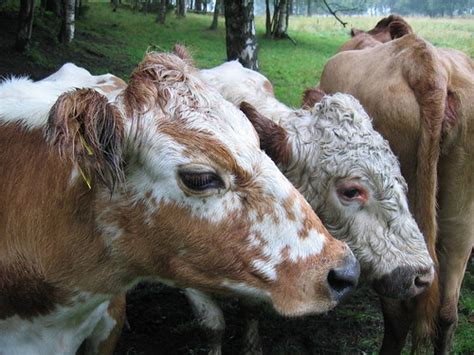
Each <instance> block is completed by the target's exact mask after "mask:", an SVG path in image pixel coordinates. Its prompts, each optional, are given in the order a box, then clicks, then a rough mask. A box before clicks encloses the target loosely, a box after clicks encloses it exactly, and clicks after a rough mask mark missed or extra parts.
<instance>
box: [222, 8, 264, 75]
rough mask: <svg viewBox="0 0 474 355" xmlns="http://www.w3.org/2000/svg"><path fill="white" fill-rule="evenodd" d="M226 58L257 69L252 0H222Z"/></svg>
mask: <svg viewBox="0 0 474 355" xmlns="http://www.w3.org/2000/svg"><path fill="white" fill-rule="evenodd" d="M224 6H225V27H226V45H227V59H228V60H234V59H238V60H239V62H241V63H242V65H243V66H244V67H246V68H249V69H253V70H258V59H257V37H256V35H255V21H254V14H253V0H224Z"/></svg>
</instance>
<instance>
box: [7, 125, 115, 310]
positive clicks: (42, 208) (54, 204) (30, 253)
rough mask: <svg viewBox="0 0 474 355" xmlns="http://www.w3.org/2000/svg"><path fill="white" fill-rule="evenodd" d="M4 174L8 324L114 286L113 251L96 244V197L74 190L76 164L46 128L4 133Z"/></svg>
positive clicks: (81, 186) (80, 188)
mask: <svg viewBox="0 0 474 355" xmlns="http://www.w3.org/2000/svg"><path fill="white" fill-rule="evenodd" d="M0 172H1V174H0V206H3V207H2V209H1V210H0V255H1V257H0V260H2V264H1V268H2V270H1V271H2V273H0V280H1V281H0V283H1V284H2V286H3V287H2V290H3V291H2V293H3V292H4V295H6V296H4V297H2V298H1V299H0V302H1V304H0V310H1V311H0V318H5V317H8V316H9V315H11V314H12V313H18V314H20V315H21V316H22V317H25V318H30V317H34V316H37V315H38V314H46V313H48V312H50V311H52V310H53V308H54V306H55V305H58V304H59V305H67V304H68V303H69V301H70V298H71V297H72V296H74V294H75V290H77V289H82V290H88V291H97V290H98V289H102V287H105V289H107V286H109V287H112V285H114V284H115V282H116V281H117V280H116V279H115V278H114V276H113V275H115V272H113V271H112V270H107V267H105V266H102V265H103V261H105V260H107V259H108V252H107V250H106V248H105V247H104V246H103V245H102V243H101V241H100V240H99V239H97V238H94V223H93V215H94V208H93V206H91V203H92V197H93V191H89V190H88V189H87V187H85V186H84V184H83V183H82V181H79V182H78V183H74V184H71V182H70V177H71V172H72V164H71V163H70V162H69V161H63V160H62V159H60V157H59V155H58V152H57V150H55V149H52V148H51V147H49V146H48V145H47V144H46V142H45V140H44V138H43V135H42V132H41V130H34V131H25V130H24V129H22V128H21V127H20V126H18V125H16V124H9V125H3V126H1V127H0ZM93 190H94V187H93ZM45 192H47V193H45ZM6 206H8V208H6ZM25 211H28V213H25ZM65 260H67V263H68V267H64V261H65ZM15 270H16V271H15ZM118 270H119V268H117V271H118ZM107 271H110V274H109V275H108V277H107V278H102V276H103V274H104V273H107ZM91 275H94V277H91ZM109 290H110V288H109ZM7 291H8V292H7ZM23 302H24V303H23Z"/></svg>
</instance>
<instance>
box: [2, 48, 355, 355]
mask: <svg viewBox="0 0 474 355" xmlns="http://www.w3.org/2000/svg"><path fill="white" fill-rule="evenodd" d="M53 79H54V78H53ZM54 82H56V83H57V84H61V83H63V81H62V80H59V79H57V78H56V79H54V80H46V81H43V82H42V83H33V82H31V81H29V80H27V79H25V78H10V79H7V80H5V81H4V82H2V84H0V290H1V291H0V292H1V293H0V349H1V351H2V352H4V353H6V354H74V353H76V351H77V350H78V348H79V347H80V346H81V344H82V343H83V342H84V341H86V342H87V341H89V345H90V346H89V351H90V352H92V353H94V352H95V353H97V352H99V351H101V353H106V352H105V351H103V349H102V350H100V349H99V348H98V346H101V345H102V344H101V342H102V341H103V340H104V339H106V338H107V337H108V336H110V335H111V334H110V333H111V332H112V331H114V328H115V327H114V326H115V325H116V324H115V322H116V320H117V319H119V318H120V316H119V314H120V312H121V310H123V294H124V292H125V291H126V290H128V289H130V288H131V287H133V285H135V284H136V283H137V282H139V281H141V280H148V281H154V282H163V283H166V284H169V285H174V286H176V287H194V288H196V289H200V290H205V291H208V292H223V293H228V294H237V295H242V296H251V297H253V298H258V299H261V300H263V301H266V302H268V303H270V304H272V305H273V307H274V308H275V309H276V310H277V312H279V313H281V314H284V315H291V316H298V315H303V314H310V313H319V312H325V311H327V310H329V309H331V308H333V307H334V306H335V305H336V304H337V303H338V301H339V300H340V299H341V298H342V297H343V296H344V295H345V294H346V293H347V292H349V291H350V290H351V289H352V288H353V287H354V286H355V284H356V282H357V278H358V270H359V269H358V264H357V261H356V259H355V258H354V256H353V254H352V252H351V251H350V249H349V248H348V247H347V245H346V244H345V243H343V242H341V241H338V240H336V239H334V238H333V237H332V236H331V235H330V234H329V233H328V231H327V230H326V229H325V228H324V227H323V226H322V224H321V221H320V220H319V218H318V217H317V216H316V214H315V213H314V212H313V211H312V209H311V207H310V206H309V205H308V203H307V202H306V201H305V200H304V198H303V197H302V196H301V195H300V194H299V193H298V191H297V190H296V189H295V188H294V187H293V186H292V185H291V183H290V182H289V181H288V180H287V179H286V178H285V177H284V176H283V174H281V173H280V171H279V170H278V168H277V167H276V166H275V165H274V163H273V162H272V161H271V160H270V159H269V158H268V157H267V156H266V155H265V154H264V153H263V152H262V151H261V150H260V147H259V144H258V137H257V135H256V133H255V130H254V128H253V127H252V125H251V124H250V123H249V121H248V119H247V118H246V117H245V115H244V114H243V113H241V112H240V111H239V110H238V109H237V108H235V107H234V106H233V105H231V104H230V103H228V102H227V101H225V100H224V99H223V98H222V97H221V96H220V95H219V94H218V93H217V92H216V91H215V90H213V89H212V88H210V87H209V86H208V85H206V84H205V83H204V82H203V81H202V80H201V79H199V77H198V75H197V73H196V69H195V68H194V66H193V65H192V63H191V58H190V57H189V56H188V55H187V53H186V51H185V49H183V48H182V47H177V49H176V53H175V54H172V53H153V52H152V53H148V54H147V55H146V56H145V58H144V60H143V61H142V63H141V64H139V65H138V67H137V68H136V69H135V70H134V72H133V73H132V75H131V78H130V81H129V84H128V85H127V86H126V88H125V89H124V90H123V91H122V92H121V93H120V94H118V95H116V96H115V97H114V98H112V99H110V100H109V98H107V97H106V96H104V95H103V94H101V93H99V92H98V91H96V90H95V89H93V88H80V89H77V90H70V91H67V92H65V93H62V92H60V90H56V91H55V90H51V92H48V91H45V89H44V88H45V87H47V85H48V84H51V83H54ZM37 84H38V85H37ZM35 85H37V86H35ZM61 85H62V84H61ZM65 85H67V84H65ZM109 311H110V312H112V311H113V312H112V313H113V314H109ZM94 345H95V346H94ZM112 348H113V346H112V347H111V348H109V350H108V351H109V353H110V352H111V349H112ZM81 350H83V349H81Z"/></svg>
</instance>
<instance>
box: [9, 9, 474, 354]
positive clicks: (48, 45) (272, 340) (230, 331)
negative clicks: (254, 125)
mask: <svg viewBox="0 0 474 355" xmlns="http://www.w3.org/2000/svg"><path fill="white" fill-rule="evenodd" d="M0 4H1V2H0ZM93 11H94V14H96V13H97V12H100V11H104V9H101V8H93ZM120 15H121V16H122V17H124V16H125V15H124V12H122V13H121V14H120ZM16 16H17V15H16V13H15V12H13V11H10V10H8V9H7V10H2V9H1V7H0V33H1V36H0V77H1V76H5V75H11V74H16V75H19V74H23V75H29V76H30V77H32V78H33V79H41V78H43V77H45V76H47V75H49V74H51V73H52V72H54V71H55V70H57V69H58V68H59V67H60V66H61V65H62V64H63V63H65V62H67V61H72V62H74V63H76V64H78V65H80V66H83V67H85V68H87V69H89V70H90V71H91V72H92V73H94V74H103V73H105V72H111V73H114V74H117V75H119V76H122V77H123V78H124V79H126V78H127V76H128V74H129V73H131V71H132V70H133V68H134V66H135V65H136V63H137V62H138V61H139V60H140V56H142V55H143V54H142V53H143V51H144V49H143V48H142V49H141V52H140V53H139V54H131V51H129V50H127V46H126V45H127V44H128V43H132V44H133V43H135V42H138V41H139V40H140V38H138V37H137V38H136V39H131V40H130V39H129V40H128V42H126V40H125V38H123V36H122V37H120V36H115V37H113V36H100V35H98V33H99V32H103V31H105V29H100V31H93V30H92V28H95V26H96V24H94V23H92V24H90V23H89V22H88V23H84V24H83V28H84V30H82V29H81V28H78V30H77V32H76V40H75V41H74V42H73V44H71V45H69V46H60V45H59V44H58V42H57V39H56V32H55V31H56V29H57V28H59V24H58V23H57V20H56V19H54V18H53V17H52V14H49V13H46V14H44V15H42V16H37V21H36V22H35V27H34V39H33V42H32V44H31V47H30V49H29V50H28V51H27V52H26V53H24V54H20V53H17V52H15V51H14V50H13V43H14V36H15V30H16V18H17V17H16ZM97 16H98V15H97ZM101 16H102V15H101ZM133 16H135V17H137V16H142V17H140V18H139V20H140V21H145V20H146V21H149V23H151V24H153V26H156V25H154V21H153V20H151V21H150V20H149V19H148V20H147V18H146V17H143V15H141V14H135V15H133ZM150 16H151V15H150ZM91 18H93V16H91ZM55 21H56V22H55ZM192 21H195V22H194V26H196V23H198V24H199V26H201V22H202V21H203V20H202V19H201V18H198V17H195V18H193V19H192ZM199 21H201V22H199ZM206 21H207V20H206ZM318 21H319V20H318ZM205 23H207V22H205ZM151 24H149V25H150V26H151ZM191 24H193V23H191ZM181 25H182V24H180V25H179V26H181ZM87 26H89V27H87ZM124 26H126V22H123V21H122V22H120V21H118V20H115V19H114V20H113V21H112V20H111V22H110V23H108V25H107V31H109V32H110V33H113V32H114V31H115V30H116V29H117V28H118V27H120V28H122V27H124ZM133 26H134V27H133ZM133 26H130V27H129V28H126V31H127V33H131V32H132V30H133V29H134V28H136V25H135V24H134V25H133ZM176 26H178V25H176ZM183 26H184V25H183ZM169 27H170V26H168V28H164V30H167V31H169V30H170V28H169ZM171 27H173V26H171ZM367 28H370V27H369V26H367ZM86 29H87V30H86ZM155 30H156V28H155ZM117 32H119V31H117ZM191 32H192V33H193V34H196V33H197V31H196V30H193V31H189V30H188V31H186V30H185V29H184V30H183V34H182V36H184V34H187V33H191ZM471 33H472V32H471ZM140 35H141V37H143V36H144V35H145V34H143V33H142V34H140ZM221 35H223V32H221ZM471 35H472V34H471ZM209 36H211V34H210V32H206V33H204V35H203V37H206V38H208V37H209ZM325 36H326V37H327V38H326V41H327V42H324V43H327V46H326V47H327V48H326V47H324V46H323V45H322V44H321V43H323V42H321V41H322V39H324V38H323V37H324V36H323V37H320V38H315V41H319V42H317V43H316V44H314V43H313V42H310V37H308V36H303V35H301V34H299V35H298V34H297V35H295V36H294V37H295V38H296V39H297V40H298V45H299V46H298V47H293V45H292V44H289V43H284V42H283V43H279V44H278V46H279V47H284V46H288V48H289V49H288V50H289V51H290V50H291V51H292V52H291V53H293V51H296V50H301V48H305V49H306V50H307V52H308V56H312V57H314V56H315V54H313V51H315V49H314V48H316V49H317V48H319V49H321V48H325V52H324V53H323V54H320V55H321V63H323V62H324V61H325V60H326V59H327V58H328V57H329V56H330V55H331V53H334V52H335V50H336V48H337V46H338V44H332V42H331V43H330V41H329V38H331V35H330V34H328V35H325ZM313 37H314V36H313ZM446 37H449V38H458V37H459V36H458V35H452V36H448V35H446ZM311 38H312V37H311ZM142 40H143V39H142ZM157 40H158V39H157ZM169 40H170V41H175V40H174V39H169ZM342 40H343V37H342V38H341V37H340V41H342ZM196 41H197V40H196ZM464 42H465V41H464ZM464 42H463V43H464ZM195 43H197V42H195ZM206 43H207V42H206ZM466 43H468V44H469V43H470V45H472V42H466ZM263 44H264V45H265V46H267V49H266V50H265V49H264V50H262V53H261V54H262V57H263V59H264V60H262V63H263V64H265V61H266V62H267V63H269V62H270V59H271V55H274V53H279V52H277V51H278V50H279V48H276V46H277V45H276V44H274V43H271V42H266V43H265V42H263ZM443 44H444V43H443ZM199 46H201V44H200V45H199ZM208 46H209V51H210V50H211V49H212V48H211V44H208ZM271 46H274V47H271ZM145 48H146V47H145ZM270 48H271V49H270ZM104 53H107V54H104ZM270 53H271V54H270ZM196 54H197V55H201V56H202V55H203V51H202V50H201V52H200V53H196ZM278 55H279V56H281V57H284V58H287V57H288V56H289V55H286V56H285V55H283V54H278ZM265 56H266V57H265ZM198 59H199V58H198ZM205 59H206V58H201V59H200V62H199V61H198V62H199V64H200V63H204V60H205ZM212 60H214V61H215V62H206V64H207V65H216V64H218V63H219V61H221V59H219V58H218V59H212ZM296 64H297V65H298V68H296V69H295V70H297V71H301V67H302V65H303V64H304V63H299V62H297V61H296ZM311 65H315V64H312V63H310V67H309V69H308V70H313V71H314V70H315V69H314V67H313V68H312V69H311ZM321 65H322V64H321ZM269 67H271V68H274V67H276V64H275V65H273V64H272V65H271V66H270V65H268V64H267V68H269ZM320 69H321V67H319V69H318V70H319V71H320ZM285 70H286V68H285V69H278V70H277V71H275V72H274V73H273V74H271V75H270V74H269V73H265V74H267V75H268V76H270V77H271V79H272V81H273V82H274V83H276V86H277V87H278V88H280V87H281V88H285V89H286V88H288V87H289V89H290V90H291V89H292V87H291V84H288V83H287V82H286V78H285V76H284V75H286V72H285ZM289 77H291V78H292V80H296V78H297V75H295V74H293V73H292V72H290V75H289ZM299 77H301V78H304V79H305V80H306V79H307V80H308V83H315V82H316V78H315V76H313V75H312V74H311V75H310V74H305V75H299ZM308 83H306V82H305V83H302V84H298V85H299V86H298V90H297V91H298V92H297V93H296V94H295V96H294V98H293V99H292V101H291V102H292V103H293V104H294V105H297V104H298V102H299V95H300V92H302V90H303V89H304V88H305V87H307V86H309V85H310V84H308ZM300 86H301V87H300ZM293 91H295V90H293ZM277 94H278V92H277ZM280 97H281V99H282V100H285V98H287V97H288V95H287V94H286V92H285V93H284V94H282V95H281V96H280ZM287 103H288V102H287ZM222 305H223V308H224V310H225V315H226V322H227V330H226V333H225V336H224V348H223V350H224V354H236V353H238V352H239V349H240V343H239V340H240V339H241V331H242V320H241V308H240V306H239V303H238V302H237V300H230V301H222ZM258 313H259V314H260V318H261V319H262V322H261V336H262V342H263V348H264V353H265V354H349V353H350V354H364V353H375V352H376V351H377V349H378V347H379V345H380V343H381V337H382V333H383V325H382V317H381V313H380V311H379V305H378V301H377V296H376V295H375V293H374V292H373V291H372V290H371V289H370V288H368V287H361V288H359V289H358V290H357V292H356V293H354V294H353V295H352V296H351V297H350V298H349V299H348V300H347V302H346V303H345V304H343V305H341V306H339V307H337V308H336V309H335V310H334V311H331V312H329V313H328V314H325V315H322V316H317V317H308V318H305V319H282V318H281V317H278V316H277V315H275V314H273V313H270V312H264V311H259V312H258ZM459 314H460V326H459V328H458V331H457V333H456V338H455V349H456V350H455V351H454V353H459V354H469V353H470V354H473V353H474V325H473V324H474V263H473V261H471V262H470V263H469V266H468V272H467V273H466V277H465V281H464V287H463V290H462V294H461V299H460V306H459ZM127 319H128V325H127V326H126V327H125V329H124V331H123V334H122V337H121V339H120V341H119V345H118V348H117V350H116V354H120V355H122V354H127V355H135V354H137V355H138V354H140V355H148V354H150V355H151V354H205V353H206V352H207V348H206V345H205V344H206V335H205V334H202V333H201V332H200V330H199V328H198V326H197V323H196V322H195V319H194V317H193V315H192V312H191V309H190V307H189V305H188V303H187V301H186V299H185V297H184V295H183V294H182V292H181V291H179V290H174V289H171V288H168V287H165V286H161V285H139V286H138V287H137V288H136V289H135V290H133V291H131V292H130V293H129V294H128V298H127Z"/></svg>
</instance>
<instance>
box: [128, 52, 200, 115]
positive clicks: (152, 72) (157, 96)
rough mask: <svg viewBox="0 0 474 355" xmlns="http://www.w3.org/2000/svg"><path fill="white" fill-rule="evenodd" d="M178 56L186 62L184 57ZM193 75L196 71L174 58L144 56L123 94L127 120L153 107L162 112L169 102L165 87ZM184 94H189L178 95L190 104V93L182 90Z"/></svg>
mask: <svg viewBox="0 0 474 355" xmlns="http://www.w3.org/2000/svg"><path fill="white" fill-rule="evenodd" d="M181 55H183V56H184V57H185V58H186V56H185V54H183V53H181ZM195 71H196V69H195V68H194V67H192V66H191V65H190V64H189V63H187V62H186V59H184V60H183V59H181V58H179V57H177V56H169V57H164V56H161V55H158V54H157V53H154V52H151V53H147V54H146V55H145V58H144V60H143V61H142V62H141V63H140V64H139V65H138V67H137V68H136V69H135V70H134V71H133V73H132V75H131V78H130V82H129V84H128V87H127V89H126V90H125V91H124V93H123V96H124V103H125V109H126V113H127V116H132V117H133V116H136V115H137V114H138V115H140V114H144V113H146V112H148V111H149V110H151V109H153V108H155V106H156V105H159V106H160V107H161V109H163V108H164V106H165V105H166V103H167V102H168V100H169V95H170V92H169V87H168V85H169V84H171V83H174V82H186V81H188V80H189V77H188V76H187V73H193V72H195ZM166 84H168V85H166ZM185 90H189V91H188V92H181V93H180V95H182V96H183V97H184V96H185V97H187V98H189V99H191V100H192V97H193V93H192V92H191V91H190V89H189V88H186V87H185ZM138 123H139V122H138Z"/></svg>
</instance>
